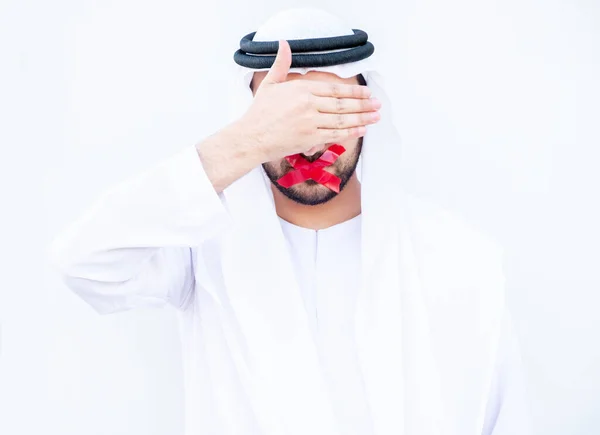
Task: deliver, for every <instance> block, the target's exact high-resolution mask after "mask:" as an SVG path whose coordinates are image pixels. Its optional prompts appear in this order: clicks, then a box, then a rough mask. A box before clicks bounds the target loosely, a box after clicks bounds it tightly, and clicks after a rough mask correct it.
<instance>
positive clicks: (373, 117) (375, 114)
mask: <svg viewBox="0 0 600 435" xmlns="http://www.w3.org/2000/svg"><path fill="white" fill-rule="evenodd" d="M380 118H381V115H380V114H379V112H373V113H371V120H373V121H379V119H380Z"/></svg>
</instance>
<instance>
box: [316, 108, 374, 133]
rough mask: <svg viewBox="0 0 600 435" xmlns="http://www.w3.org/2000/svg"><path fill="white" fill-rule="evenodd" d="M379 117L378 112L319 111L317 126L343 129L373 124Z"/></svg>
mask: <svg viewBox="0 0 600 435" xmlns="http://www.w3.org/2000/svg"><path fill="white" fill-rule="evenodd" d="M380 118H381V115H380V114H379V112H377V111H375V112H365V113H344V114H342V113H335V114H334V113H321V114H319V115H317V117H316V121H317V127H318V128H336V129H345V128H351V127H359V126H361V125H369V124H374V123H376V122H377V121H379V119H380Z"/></svg>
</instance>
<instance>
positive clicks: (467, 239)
mask: <svg viewBox="0 0 600 435" xmlns="http://www.w3.org/2000/svg"><path fill="white" fill-rule="evenodd" d="M405 210H406V215H407V218H408V219H407V220H408V225H409V228H410V234H411V239H412V243H413V247H414V249H415V254H416V255H417V257H418V258H419V260H420V261H419V263H420V264H422V265H423V267H424V268H428V270H429V271H430V272H431V273H432V274H433V273H435V274H436V275H437V276H438V277H440V278H443V279H445V280H450V282H462V283H465V282H478V283H481V282H489V281H491V280H494V281H495V282H498V281H499V280H502V279H503V271H502V264H503V255H504V252H503V248H502V246H501V245H500V243H499V242H498V241H497V240H496V239H495V238H493V237H492V236H491V235H490V234H489V233H488V232H486V231H485V230H483V229H482V228H481V227H479V226H477V225H476V224H474V223H473V222H470V221H468V220H467V219H466V218H465V217H464V216H462V215H461V214H459V213H458V212H454V211H451V210H449V209H447V208H445V207H444V206H442V205H441V204H438V203H436V202H434V201H432V200H429V199H426V198H423V197H417V196H415V195H409V194H405Z"/></svg>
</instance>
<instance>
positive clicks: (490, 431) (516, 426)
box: [482, 311, 532, 435]
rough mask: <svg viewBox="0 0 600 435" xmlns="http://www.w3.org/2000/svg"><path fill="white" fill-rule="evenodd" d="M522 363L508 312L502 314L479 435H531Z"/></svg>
mask: <svg viewBox="0 0 600 435" xmlns="http://www.w3.org/2000/svg"><path fill="white" fill-rule="evenodd" d="M529 409H530V408H529V399H528V394H527V386H526V381H525V376H524V372H523V363H522V360H521V352H520V350H519V343H518V340H517V336H516V334H515V331H514V329H513V325H512V321H511V318H510V313H508V311H507V312H506V313H505V316H504V320H503V325H502V334H501V337H500V345H499V348H498V356H497V359H496V367H495V373H494V378H493V380H492V388H491V390H490V396H489V398H488V404H487V408H486V416H485V423H484V427H483V432H482V435H531V434H532V429H531V421H530V413H529Z"/></svg>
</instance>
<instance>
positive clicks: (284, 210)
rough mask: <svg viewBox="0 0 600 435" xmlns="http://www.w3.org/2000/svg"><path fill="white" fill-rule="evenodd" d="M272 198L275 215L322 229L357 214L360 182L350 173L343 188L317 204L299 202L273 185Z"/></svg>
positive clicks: (300, 224) (291, 221) (302, 224)
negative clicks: (333, 195) (332, 196)
mask: <svg viewBox="0 0 600 435" xmlns="http://www.w3.org/2000/svg"><path fill="white" fill-rule="evenodd" d="M271 190H272V191H273V199H274V200H275V210H276V211H277V215H278V216H279V217H280V218H282V219H284V220H286V221H288V222H290V223H292V224H294V225H297V226H299V227H303V228H310V229H313V230H322V229H324V228H328V227H331V226H333V225H337V224H339V223H342V222H345V221H347V220H349V219H352V218H354V217H356V216H358V215H359V214H360V212H361V209H360V183H359V182H358V179H357V178H356V173H354V174H353V175H352V177H351V178H350V180H348V183H346V186H345V187H344V189H343V190H342V191H341V192H340V193H339V194H337V195H336V196H335V197H334V198H332V199H331V200H329V201H327V202H325V203H323V204H319V205H304V204H299V203H297V202H295V201H293V200H291V199H289V198H288V197H287V196H285V195H284V194H283V193H281V192H280V191H279V190H277V189H276V188H275V187H274V186H271Z"/></svg>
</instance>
